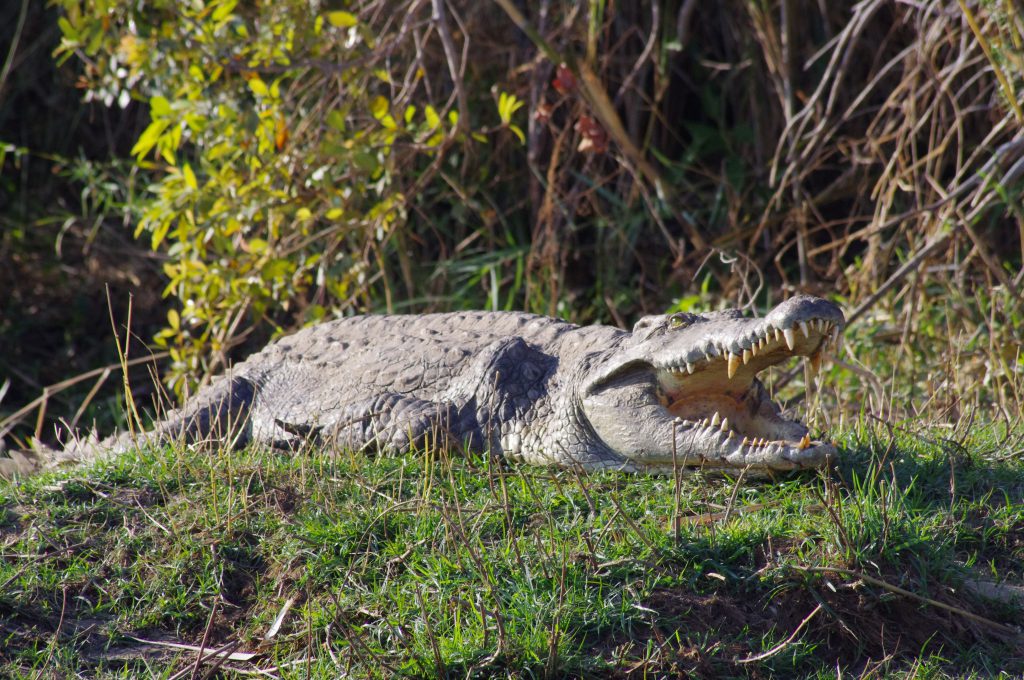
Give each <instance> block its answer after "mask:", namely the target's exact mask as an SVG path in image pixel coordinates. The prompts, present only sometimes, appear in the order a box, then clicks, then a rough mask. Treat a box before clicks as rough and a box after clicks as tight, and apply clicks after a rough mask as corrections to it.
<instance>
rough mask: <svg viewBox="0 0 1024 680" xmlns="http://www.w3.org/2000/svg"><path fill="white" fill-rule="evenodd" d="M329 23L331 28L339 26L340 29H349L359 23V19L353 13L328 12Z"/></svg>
mask: <svg viewBox="0 0 1024 680" xmlns="http://www.w3.org/2000/svg"><path fill="white" fill-rule="evenodd" d="M327 21H328V23H330V24H331V26H337V27H338V28H349V27H350V26H355V25H356V24H358V23H359V19H357V18H356V15H355V14H352V13H351V12H341V11H337V12H328V13H327Z"/></svg>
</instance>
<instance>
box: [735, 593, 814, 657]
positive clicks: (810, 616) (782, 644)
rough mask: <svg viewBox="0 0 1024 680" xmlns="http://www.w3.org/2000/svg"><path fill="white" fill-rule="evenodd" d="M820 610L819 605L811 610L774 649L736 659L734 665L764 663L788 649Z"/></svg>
mask: <svg viewBox="0 0 1024 680" xmlns="http://www.w3.org/2000/svg"><path fill="white" fill-rule="evenodd" d="M821 609H822V606H821V604H820V603H819V604H818V606H816V607H815V608H814V609H813V610H811V613H810V614H808V615H807V616H806V617H805V618H804V620H803V621H801V622H800V625H799V626H797V627H796V629H794V630H793V632H792V633H791V634H790V636H789V637H788V638H786V639H785V640H783V641H782V642H780V643H779V644H777V645H775V646H774V647H772V648H771V649H769V650H768V651H767V652H762V653H761V654H756V655H754V656H748V657H747V658H745V659H736V663H756V662H758V661H764V660H765V659H768V658H770V657H773V656H775V655H776V654H778V653H779V652H781V651H782V650H784V649H785V648H786V647H788V646H789V645H790V644H792V642H793V640H795V639H796V636H797V635H799V634H800V631H802V630H803V629H804V627H805V626H806V625H807V624H808V623H810V621H811V619H813V618H814V616H815V615H816V614H817V613H818V612H820V611H821Z"/></svg>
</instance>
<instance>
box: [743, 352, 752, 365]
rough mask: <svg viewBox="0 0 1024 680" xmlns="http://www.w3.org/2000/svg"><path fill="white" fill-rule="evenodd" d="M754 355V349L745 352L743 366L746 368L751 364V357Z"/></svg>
mask: <svg viewBox="0 0 1024 680" xmlns="http://www.w3.org/2000/svg"><path fill="white" fill-rule="evenodd" d="M753 355H754V352H753V348H751V349H745V350H743V365H744V366H746V365H747V364H749V363H750V357H752V356H753Z"/></svg>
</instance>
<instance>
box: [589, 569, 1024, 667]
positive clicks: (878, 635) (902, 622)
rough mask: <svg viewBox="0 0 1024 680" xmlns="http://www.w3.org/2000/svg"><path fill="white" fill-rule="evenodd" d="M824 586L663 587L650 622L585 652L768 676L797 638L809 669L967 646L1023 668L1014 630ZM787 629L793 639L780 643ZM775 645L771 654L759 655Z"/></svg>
mask: <svg viewBox="0 0 1024 680" xmlns="http://www.w3.org/2000/svg"><path fill="white" fill-rule="evenodd" d="M894 580H895V579H894ZM829 583H831V584H832V585H833V586H834V588H835V590H832V589H830V588H829V587H822V585H821V584H817V585H813V586H812V585H808V584H801V583H799V582H797V581H795V580H794V581H792V582H790V583H786V584H779V586H778V587H776V588H775V589H773V591H772V592H773V593H774V594H773V595H771V596H768V595H764V594H758V593H751V594H746V593H741V592H728V591H722V592H716V593H711V594H701V593H696V592H693V591H690V590H686V589H682V588H680V589H674V588H661V589H658V590H655V591H654V592H653V593H651V595H650V596H649V597H648V598H647V599H646V600H645V601H644V602H643V607H644V608H646V609H649V610H650V611H651V612H652V613H651V615H650V617H649V619H648V620H649V622H650V623H649V625H648V626H646V627H643V628H634V629H633V630H632V631H631V632H630V634H629V636H628V637H627V636H626V635H625V634H623V633H616V634H614V635H611V636H609V637H607V638H605V639H603V640H601V641H600V642H598V643H597V644H596V645H595V647H594V648H593V649H594V651H595V652H597V653H599V654H601V656H602V657H604V658H605V659H606V660H608V661H612V662H614V663H616V665H617V666H618V673H617V676H618V677H636V676H637V673H638V672H639V673H640V674H643V673H645V672H646V673H651V672H654V673H655V674H659V675H660V674H664V673H670V674H672V673H681V674H688V675H691V676H697V677H720V676H721V675H722V674H723V673H725V674H733V673H736V674H741V675H748V676H750V677H761V676H765V677H767V676H768V675H771V674H773V671H772V670H771V668H770V666H772V665H773V663H774V662H772V659H773V658H776V657H777V660H778V659H783V660H784V662H783V663H782V666H783V667H787V668H788V666H787V664H789V663H791V662H792V656H793V655H792V651H793V650H792V644H796V643H799V642H802V643H804V644H803V645H802V646H801V649H800V650H797V651H798V654H799V655H800V656H804V657H809V658H810V659H815V660H816V661H815V665H816V666H817V667H822V666H824V667H829V666H831V667H836V666H839V667H841V668H846V669H849V670H850V671H853V672H859V671H864V670H866V669H869V668H872V667H874V666H876V665H879V664H897V665H899V664H900V663H901V662H904V661H906V662H907V663H913V662H914V660H915V659H919V658H920V657H921V656H924V655H929V654H940V653H942V651H943V650H944V649H947V650H948V649H964V648H967V647H975V648H978V647H980V648H989V649H990V650H991V649H993V648H996V647H1002V648H1004V649H1006V650H1009V651H1011V654H1010V655H1009V656H1004V657H1003V658H1004V659H1005V661H1004V664H1005V665H1004V670H1008V671H1011V672H1013V670H1011V669H1015V670H1016V671H1020V670H1024V639H1022V638H1021V637H1019V636H1018V637H1017V638H1016V639H1013V638H1012V637H1011V636H1008V635H1006V634H1005V633H1001V632H999V631H997V630H994V629H992V628H989V627H987V626H985V625H984V624H980V623H976V622H974V621H971V620H970V619H967V618H965V617H963V616H961V615H958V614H955V613H952V612H947V611H945V610H942V609H939V608H937V607H934V606H930V605H924V604H921V603H918V602H916V601H913V600H911V599H909V598H906V597H903V596H899V595H894V594H892V593H888V592H885V591H879V590H877V589H872V588H869V587H867V586H864V585H863V584H858V583H856V582H850V583H843V582H841V581H838V580H836V579H830V581H829ZM935 590H936V591H939V592H934V593H931V594H930V595H929V596H930V597H931V598H932V599H935V600H937V601H939V602H944V603H946V604H950V605H953V606H957V607H962V608H965V609H968V610H972V609H976V608H977V606H976V605H974V604H972V603H969V602H964V601H958V600H956V598H954V597H953V596H952V595H950V594H949V589H948V588H945V587H943V586H936V588H935ZM819 605H820V607H819ZM815 610H817V611H815ZM798 629H800V630H798ZM794 632H797V634H796V635H795V636H794V638H793V642H792V643H787V642H786V641H787V640H788V638H789V637H790V636H791V635H793V633H794ZM762 641H764V642H762ZM779 645H781V647H780V648H779V649H778V653H777V654H771V655H768V656H766V657H765V658H763V659H761V658H758V657H759V656H760V655H763V654H765V651H764V650H766V649H768V648H772V649H774V648H775V647H776V646H779ZM652 650H653V651H652ZM1014 650H1015V651H1014ZM787 651H788V652H790V654H789V658H788V659H787V657H786V653H787ZM766 664H767V665H766ZM780 670H781V669H780Z"/></svg>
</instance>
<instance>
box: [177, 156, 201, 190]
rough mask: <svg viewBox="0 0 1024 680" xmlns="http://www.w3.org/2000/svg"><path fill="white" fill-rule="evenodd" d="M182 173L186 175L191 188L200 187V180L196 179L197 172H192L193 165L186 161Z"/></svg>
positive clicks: (186, 181) (186, 182) (186, 180)
mask: <svg viewBox="0 0 1024 680" xmlns="http://www.w3.org/2000/svg"><path fill="white" fill-rule="evenodd" d="M181 174H182V175H184V177H185V185H186V186H187V187H188V188H189V189H193V190H195V189H198V188H199V182H198V181H197V180H196V173H194V172H192V166H191V165H189V164H188V163H185V164H184V165H182V166H181Z"/></svg>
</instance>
